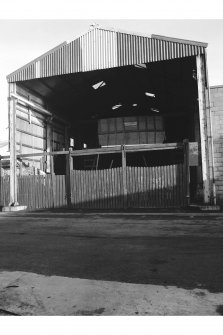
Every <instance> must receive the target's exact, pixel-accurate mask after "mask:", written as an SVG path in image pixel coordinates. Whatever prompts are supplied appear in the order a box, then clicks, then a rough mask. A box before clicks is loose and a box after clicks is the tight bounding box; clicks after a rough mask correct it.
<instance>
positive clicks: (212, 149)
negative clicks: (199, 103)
mask: <svg viewBox="0 0 223 335" xmlns="http://www.w3.org/2000/svg"><path fill="white" fill-rule="evenodd" d="M204 56H205V74H206V87H207V94H208V106H207V110H208V117H209V126H210V127H209V134H208V139H209V141H208V144H209V150H210V154H209V159H210V158H211V162H210V161H209V164H210V163H211V173H212V199H211V200H212V203H213V205H216V185H215V169H214V145H213V136H212V134H213V131H212V129H213V127H212V116H211V94H210V85H209V77H208V67H207V52H206V50H205V55H204Z"/></svg>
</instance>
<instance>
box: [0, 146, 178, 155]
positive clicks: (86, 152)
mask: <svg viewBox="0 0 223 335" xmlns="http://www.w3.org/2000/svg"><path fill="white" fill-rule="evenodd" d="M182 148H183V144H182V143H161V144H140V145H138V144H136V145H125V151H126V152H139V151H154V150H171V149H172V150H174V149H182ZM121 151H122V146H121V145H117V146H114V147H112V146H111V147H106V148H95V149H83V150H74V151H68V150H64V151H51V152H40V153H35V154H18V155H17V158H25V157H42V156H47V155H51V156H55V155H68V154H70V155H71V156H87V155H100V154H101V155H103V154H112V153H121ZM8 158H10V156H0V159H8Z"/></svg>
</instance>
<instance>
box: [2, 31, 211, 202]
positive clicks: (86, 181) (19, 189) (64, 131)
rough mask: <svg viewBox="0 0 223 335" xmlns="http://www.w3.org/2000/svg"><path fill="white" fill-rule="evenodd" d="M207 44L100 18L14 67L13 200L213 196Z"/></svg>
mask: <svg viewBox="0 0 223 335" xmlns="http://www.w3.org/2000/svg"><path fill="white" fill-rule="evenodd" d="M206 47H207V44H206V43H201V42H195V41H188V40H180V39H176V38H169V37H164V36H158V35H150V36H143V35H140V34H135V33H128V32H120V31H115V30H113V29H105V28H101V27H99V26H97V25H96V26H93V27H91V28H90V29H89V31H88V32H86V33H85V34H83V35H81V36H79V37H77V38H75V39H74V40H73V41H71V42H69V43H68V42H64V43H62V44H60V45H59V46H57V47H56V48H54V49H52V50H50V51H48V52H47V53H45V54H44V55H42V56H40V57H38V58H37V59H35V60H33V61H31V62H30V63H29V64H27V65H25V66H24V67H22V68H20V69H18V70H16V71H15V72H13V73H11V74H10V75H9V76H8V77H7V80H8V83H9V120H10V155H11V158H10V159H11V175H10V204H11V205H16V204H18V203H19V204H21V205H26V206H28V207H30V208H42V207H62V206H66V205H68V206H72V207H74V208H120V207H123V208H129V207H131V208H132V207H143V208H151V207H152V208H161V207H183V206H186V205H188V204H189V203H196V202H197V203H206V204H214V203H215V199H216V195H215V187H214V169H213V150H212V132H211V119H210V103H209V100H210V98H209V87H208V78H207V62H206ZM18 157H19V158H20V159H21V160H22V161H23V162H25V163H26V164H29V166H30V167H32V168H33V173H32V175H31V174H29V176H27V175H26V176H24V173H23V168H22V167H21V169H20V170H19V171H18V169H17V167H16V159H17V158H18ZM21 166H22V165H21ZM8 182H9V181H8ZM6 198H7V197H5V199H6ZM5 202H6V200H5ZM5 205H6V204H5Z"/></svg>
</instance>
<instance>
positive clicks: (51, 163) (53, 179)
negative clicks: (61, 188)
mask: <svg viewBox="0 0 223 335" xmlns="http://www.w3.org/2000/svg"><path fill="white" fill-rule="evenodd" d="M45 157H46V152H44V162H46V160H45ZM50 167H51V171H50V172H51V185H52V191H53V192H52V195H53V208H55V203H56V201H55V199H56V186H55V175H54V157H53V155H50Z"/></svg>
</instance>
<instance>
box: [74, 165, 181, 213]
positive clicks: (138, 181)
mask: <svg viewBox="0 0 223 335" xmlns="http://www.w3.org/2000/svg"><path fill="white" fill-rule="evenodd" d="M123 172H124V171H123V168H114V169H105V170H98V171H78V170H76V171H75V170H74V171H72V172H71V185H72V187H71V204H72V206H73V207H74V208H95V209H96V208H99V209H113V208H168V207H183V206H185V205H186V180H185V177H184V176H185V174H184V165H183V164H177V165H168V166H158V167H126V174H125V173H123ZM124 178H126V181H125V180H124Z"/></svg>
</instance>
